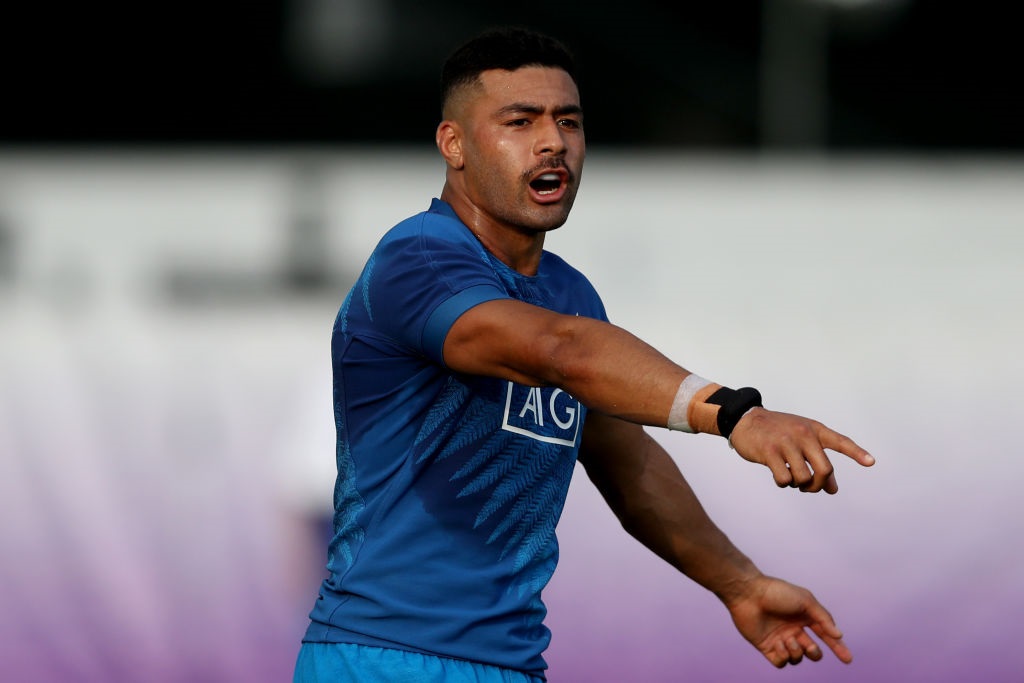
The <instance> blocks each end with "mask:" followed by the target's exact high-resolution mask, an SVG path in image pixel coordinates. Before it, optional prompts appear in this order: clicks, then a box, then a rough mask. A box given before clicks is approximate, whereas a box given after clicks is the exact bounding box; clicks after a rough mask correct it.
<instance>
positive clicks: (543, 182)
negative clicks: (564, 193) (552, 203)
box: [530, 173, 562, 195]
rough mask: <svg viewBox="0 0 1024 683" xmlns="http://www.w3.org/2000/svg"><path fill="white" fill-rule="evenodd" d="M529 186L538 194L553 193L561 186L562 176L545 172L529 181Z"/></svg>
mask: <svg viewBox="0 0 1024 683" xmlns="http://www.w3.org/2000/svg"><path fill="white" fill-rule="evenodd" d="M530 187H532V188H533V189H534V190H536V191H537V194H539V195H549V194H554V193H555V192H558V190H559V188H560V187H562V176H561V175H559V174H558V173H545V174H543V175H540V176H537V177H536V178H534V179H533V180H532V181H530Z"/></svg>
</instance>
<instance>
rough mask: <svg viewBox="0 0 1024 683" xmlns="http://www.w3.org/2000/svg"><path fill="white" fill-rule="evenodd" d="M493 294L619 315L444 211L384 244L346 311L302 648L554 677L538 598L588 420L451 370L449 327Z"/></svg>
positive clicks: (559, 401)
mask: <svg viewBox="0 0 1024 683" xmlns="http://www.w3.org/2000/svg"><path fill="white" fill-rule="evenodd" d="M496 299H517V300H520V301H524V302H526V303H529V304H532V305H535V306H541V307H544V308H547V309H549V310H553V311H556V312H559V313H564V314H568V315H580V316H587V317H591V318H597V319H601V320H605V319H606V315H605V311H604V307H603V305H602V303H601V300H600V298H599V297H598V295H597V293H596V291H595V290H594V288H593V287H592V286H591V284H590V282H589V281H588V280H587V279H586V278H585V277H584V276H583V275H582V274H581V273H580V272H578V271H577V270H575V269H574V268H572V267H571V266H569V265H568V264H567V263H566V262H565V261H563V260H562V259H560V258H559V257H558V256H556V255H554V254H552V253H550V252H544V253H543V255H542V258H541V262H540V265H539V269H538V272H537V275H536V276H533V277H527V276H524V275H522V274H520V273H517V272H515V271H513V270H512V269H510V268H508V267H507V266H506V265H505V264H503V263H502V262H501V261H499V260H498V259H497V258H495V257H494V256H493V255H492V254H490V252H488V251H487V250H486V249H485V248H484V247H483V246H482V245H481V244H480V242H479V241H478V240H477V239H476V237H475V236H474V235H473V233H472V232H471V231H470V230H469V229H468V228H467V227H466V226H465V225H463V224H462V223H461V221H459V219H458V217H457V216H456V214H455V212H454V211H453V210H452V209H451V207H450V206H449V205H448V204H446V203H444V202H442V201H440V200H436V199H435V200H434V201H433V202H432V203H431V206H430V209H429V210H428V211H425V212H423V213H421V214H418V215H416V216H413V217H411V218H409V219H407V220H405V221H403V222H402V223H399V224H398V225H397V226H395V227H394V228H392V229H391V230H390V231H389V232H388V233H387V234H386V235H385V236H384V238H383V239H382V240H381V241H380V243H379V244H378V246H377V247H376V249H375V250H374V252H373V253H372V255H371V256H370V258H369V260H368V261H367V263H366V266H365V268H364V269H363V272H362V274H361V275H360V277H359V278H358V280H357V281H356V283H355V285H354V286H353V288H352V290H351V291H350V293H349V295H348V297H347V298H346V300H345V302H344V303H343V305H342V307H341V310H340V311H339V314H338V317H337V320H336V322H335V325H334V331H333V336H332V362H333V371H334V410H335V421H336V425H337V432H338V441H337V464H338V479H337V483H336V486H335V496H334V499H335V500H334V503H335V516H334V537H333V539H332V541H331V544H330V548H329V557H328V571H329V576H328V578H327V579H325V581H324V582H323V585H322V586H321V590H320V595H319V598H318V600H317V602H316V605H315V607H314V609H313V611H312V612H311V614H310V618H311V623H310V626H309V628H308V630H307V633H306V637H305V640H306V641H310V642H350V643H357V644H364V645H374V646H380V647H392V648H399V649H406V650H411V651H415V652H423V653H428V654H435V655H440V656H446V657H455V658H460V659H467V660H471V661H477V662H481V663H485V664H494V665H497V666H502V667H507V668H512V669H518V670H522V671H527V672H531V673H535V674H542V672H543V670H544V669H545V668H546V665H545V663H544V660H543V657H542V653H543V651H544V649H545V648H546V647H547V645H548V642H549V640H550V633H549V631H548V630H547V628H546V627H545V626H544V624H543V619H544V616H545V613H546V611H545V608H544V604H543V602H542V601H541V590H542V589H543V587H544V586H545V585H546V584H547V582H548V580H549V579H550V578H551V575H552V572H553V571H554V569H555V564H556V562H557V558H558V545H557V541H556V538H555V525H556V523H557V521H558V518H559V516H560V514H561V511H562V507H563V504H564V502H565V497H566V494H567V491H568V487H569V481H570V479H571V476H572V471H573V467H574V465H575V462H576V455H577V452H578V449H579V444H580V438H581V436H582V427H583V423H584V420H585V418H586V408H585V407H584V406H583V405H581V404H580V402H579V401H577V400H576V399H575V398H574V397H573V396H571V395H569V394H568V393H566V392H565V391H563V390H561V389H559V388H557V387H528V386H522V385H519V384H516V383H514V382H510V381H507V380H503V379H498V378H491V377H479V376H467V375H461V374H459V373H455V372H453V371H451V370H450V369H448V368H447V367H446V366H445V364H444V358H443V355H442V349H443V345H444V340H445V336H446V335H447V333H448V330H449V329H450V327H451V325H452V324H453V323H454V322H455V321H456V320H457V319H458V317H459V316H460V315H462V314H463V313H464V312H466V311H467V310H469V309H470V308H472V307H473V306H476V305H479V304H481V303H484V302H487V301H491V300H496Z"/></svg>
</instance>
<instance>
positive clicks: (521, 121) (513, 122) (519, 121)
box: [508, 119, 530, 128]
mask: <svg viewBox="0 0 1024 683" xmlns="http://www.w3.org/2000/svg"><path fill="white" fill-rule="evenodd" d="M529 122H530V120H529V119H512V120H511V121H509V122H508V125H510V126H513V127H516V128H522V127H523V126H525V125H526V124H528V123H529Z"/></svg>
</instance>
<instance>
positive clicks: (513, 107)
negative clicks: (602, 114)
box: [497, 102, 583, 116]
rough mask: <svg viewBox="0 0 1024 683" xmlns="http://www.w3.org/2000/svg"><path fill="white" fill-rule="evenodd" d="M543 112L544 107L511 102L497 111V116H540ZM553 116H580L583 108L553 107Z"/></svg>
mask: <svg viewBox="0 0 1024 683" xmlns="http://www.w3.org/2000/svg"><path fill="white" fill-rule="evenodd" d="M544 111H545V107H543V106H541V105H539V104H532V103H529V102H513V103H512V104H506V105H505V106H504V107H502V108H501V109H499V110H498V111H497V115H498V116H506V115H508V114H535V115H540V114H543V113H544ZM552 113H553V114H554V115H555V116H565V115H566V114H582V113H583V108H582V107H581V106H579V105H578V104H563V105H561V106H559V107H555V109H554V111H553V112H552Z"/></svg>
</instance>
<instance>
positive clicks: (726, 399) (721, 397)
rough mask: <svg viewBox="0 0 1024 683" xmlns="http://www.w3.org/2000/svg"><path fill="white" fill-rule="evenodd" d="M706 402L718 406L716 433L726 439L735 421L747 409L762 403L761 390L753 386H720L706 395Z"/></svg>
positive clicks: (734, 425)
mask: <svg viewBox="0 0 1024 683" xmlns="http://www.w3.org/2000/svg"><path fill="white" fill-rule="evenodd" d="M706 403H714V404H715V405H716V406H720V407H719V409H718V418H717V422H718V433H719V434H721V435H722V436H724V437H725V438H727V439H728V438H729V436H730V435H731V434H732V430H733V429H735V428H736V423H737V422H739V421H740V418H741V417H743V416H744V415H746V413H747V411H748V410H750V409H751V408H760V407H762V406H763V405H764V404H763V403H761V392H760V391H758V390H757V389H754V388H753V387H743V388H742V389H729V388H728V387H722V388H721V389H719V390H718V391H716V392H715V393H713V394H711V395H710V396H708V398H707V401H706Z"/></svg>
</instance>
